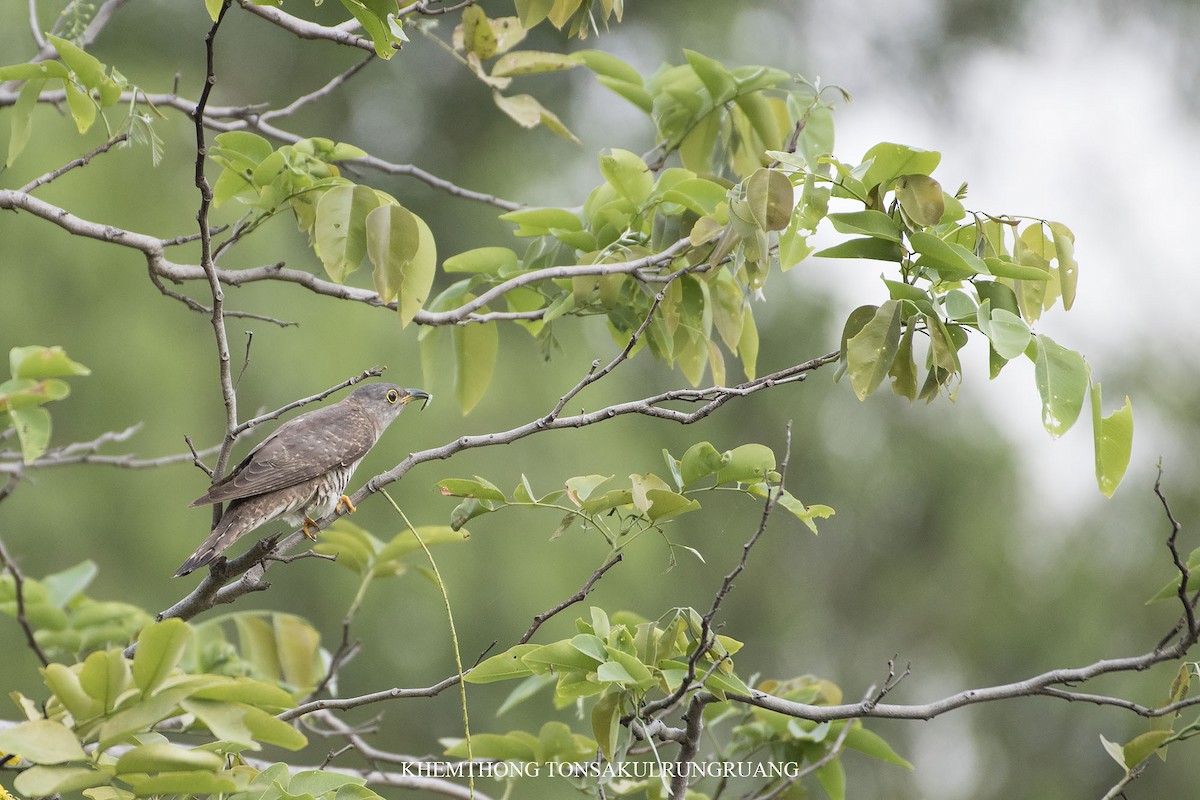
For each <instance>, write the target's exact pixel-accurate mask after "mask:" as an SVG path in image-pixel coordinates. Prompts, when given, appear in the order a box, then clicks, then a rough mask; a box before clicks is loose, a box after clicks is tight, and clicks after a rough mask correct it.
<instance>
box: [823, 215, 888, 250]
mask: <svg viewBox="0 0 1200 800" xmlns="http://www.w3.org/2000/svg"><path fill="white" fill-rule="evenodd" d="M828 218H829V221H830V222H832V223H833V227H834V229H835V230H837V231H838V232H840V233H861V234H866V235H867V236H872V237H874V238H876V239H885V240H887V241H889V242H896V243H897V244H898V243H899V242H900V226H899V225H897V224H896V221H895V220H894V219H892V218H891V217H890V216H889V215H887V214H885V213H883V212H882V211H874V210H872V209H867V210H865V211H851V212H848V213H843V214H829V215H828Z"/></svg>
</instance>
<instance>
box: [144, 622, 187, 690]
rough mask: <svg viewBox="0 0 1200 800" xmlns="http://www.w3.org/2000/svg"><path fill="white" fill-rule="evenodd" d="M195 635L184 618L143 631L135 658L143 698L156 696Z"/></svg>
mask: <svg viewBox="0 0 1200 800" xmlns="http://www.w3.org/2000/svg"><path fill="white" fill-rule="evenodd" d="M191 635H192V631H191V628H189V627H188V626H187V623H185V622H184V621H183V620H181V619H165V620H163V621H161V622H155V623H153V624H152V625H148V626H147V627H146V628H145V630H143V631H142V632H141V635H139V636H138V648H137V652H136V653H135V654H134V656H133V682H134V683H136V684H137V687H138V688H139V689H141V690H142V695H143V696H145V695H150V694H152V693H153V692H154V690H155V689H157V688H158V687H159V685H160V684H162V682H163V680H164V679H165V678H166V677H167V676H168V675H169V674H171V671H172V670H173V669H175V666H176V665H177V664H178V663H179V659H180V658H182V657H183V651H184V649H185V648H186V647H187V642H188V639H189V638H191Z"/></svg>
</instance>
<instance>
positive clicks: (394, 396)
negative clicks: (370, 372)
mask: <svg viewBox="0 0 1200 800" xmlns="http://www.w3.org/2000/svg"><path fill="white" fill-rule="evenodd" d="M399 399H400V393H399V392H397V391H396V390H395V389H388V393H387V401H388V402H389V403H395V402H396V401H397V400H399Z"/></svg>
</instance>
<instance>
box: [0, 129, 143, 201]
mask: <svg viewBox="0 0 1200 800" xmlns="http://www.w3.org/2000/svg"><path fill="white" fill-rule="evenodd" d="M128 140H129V134H128V133H122V134H118V135H117V136H114V137H113V138H111V139H109V140H108V141H107V142H105V143H104V144H102V145H100V146H99V147H97V148H96V149H95V150H92V151H91V152H90V153H87V154H85V155H82V156H80V157H79V158H76V159H73V160H71V161H68V162H67V163H66V164H63V165H62V166H61V167H59V168H58V169H56V170H51V171H50V172H47V173H46V174H44V175H39V176H38V177H36V178H34V179H33V180H31V181H30V182H29V183H27V184H25V185H24V186H22V187H21V188H20V189H17V191H18V192H25V193H26V194H28V193H29V192H32V191H33V190H34V189H36V188H38V187H39V186H45V185H46V184H47V183H50V181H52V180H54V179H55V178H58V177H61V176H63V175H65V174H67V173H68V172H70V171H71V170H73V169H75V168H77V167H82V166H86V165H87V163H88V162H89V161H91V160H92V159H93V158H95V157H96V156H98V155H100V154H101V153H107V152H108V151H109V150H111V149H113V148H114V147H116V146H117V145H119V144H121V143H122V142H125V141H128Z"/></svg>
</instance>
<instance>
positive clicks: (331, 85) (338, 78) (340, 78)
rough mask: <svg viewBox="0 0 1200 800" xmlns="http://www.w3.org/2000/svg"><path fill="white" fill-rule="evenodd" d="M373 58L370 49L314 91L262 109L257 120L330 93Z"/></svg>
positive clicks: (288, 111) (291, 110)
mask: <svg viewBox="0 0 1200 800" xmlns="http://www.w3.org/2000/svg"><path fill="white" fill-rule="evenodd" d="M374 60H375V52H374V50H372V52H371V54H370V55H368V56H367V57H366V58H364V59H362V60H361V61H358V62H356V63H355V64H354V65H353V66H352V67H350V68H349V69H347V70H345V71H344V72H341V73H338V74H337V75H335V76H334V77H332V78H331V79H330V80H329V81H328V82H327V83H326V84H325V85H324V86H322V87H321V88H320V89H317V90H315V91H312V92H309V93H308V94H305V95H301V96H300V97H297V98H296V99H295V100H293V101H292V102H290V103H288V104H287V105H286V106H284V107H283V108H277V109H274V110H273V111H264V112H263V113H262V114H261V115H259V120H268V119H275V118H276V117H286V116H288V115H289V114H294V113H296V112H297V111H299V110H300V109H301V108H303V107H304V106H306V105H308V104H309V103H312V102H315V101H317V100H320V99H321V98H322V97H326V96H328V95H330V94H332V93H333V92H334V91H336V90H337V88H338V87H340V86H341V85H342V84H344V83H346V81H348V80H350V79H351V78H353V77H354V76H355V75H357V74H358V73H359V71H361V70H362V68H363V67H365V66H366V65H367V64H370V63H371V62H372V61H374Z"/></svg>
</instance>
